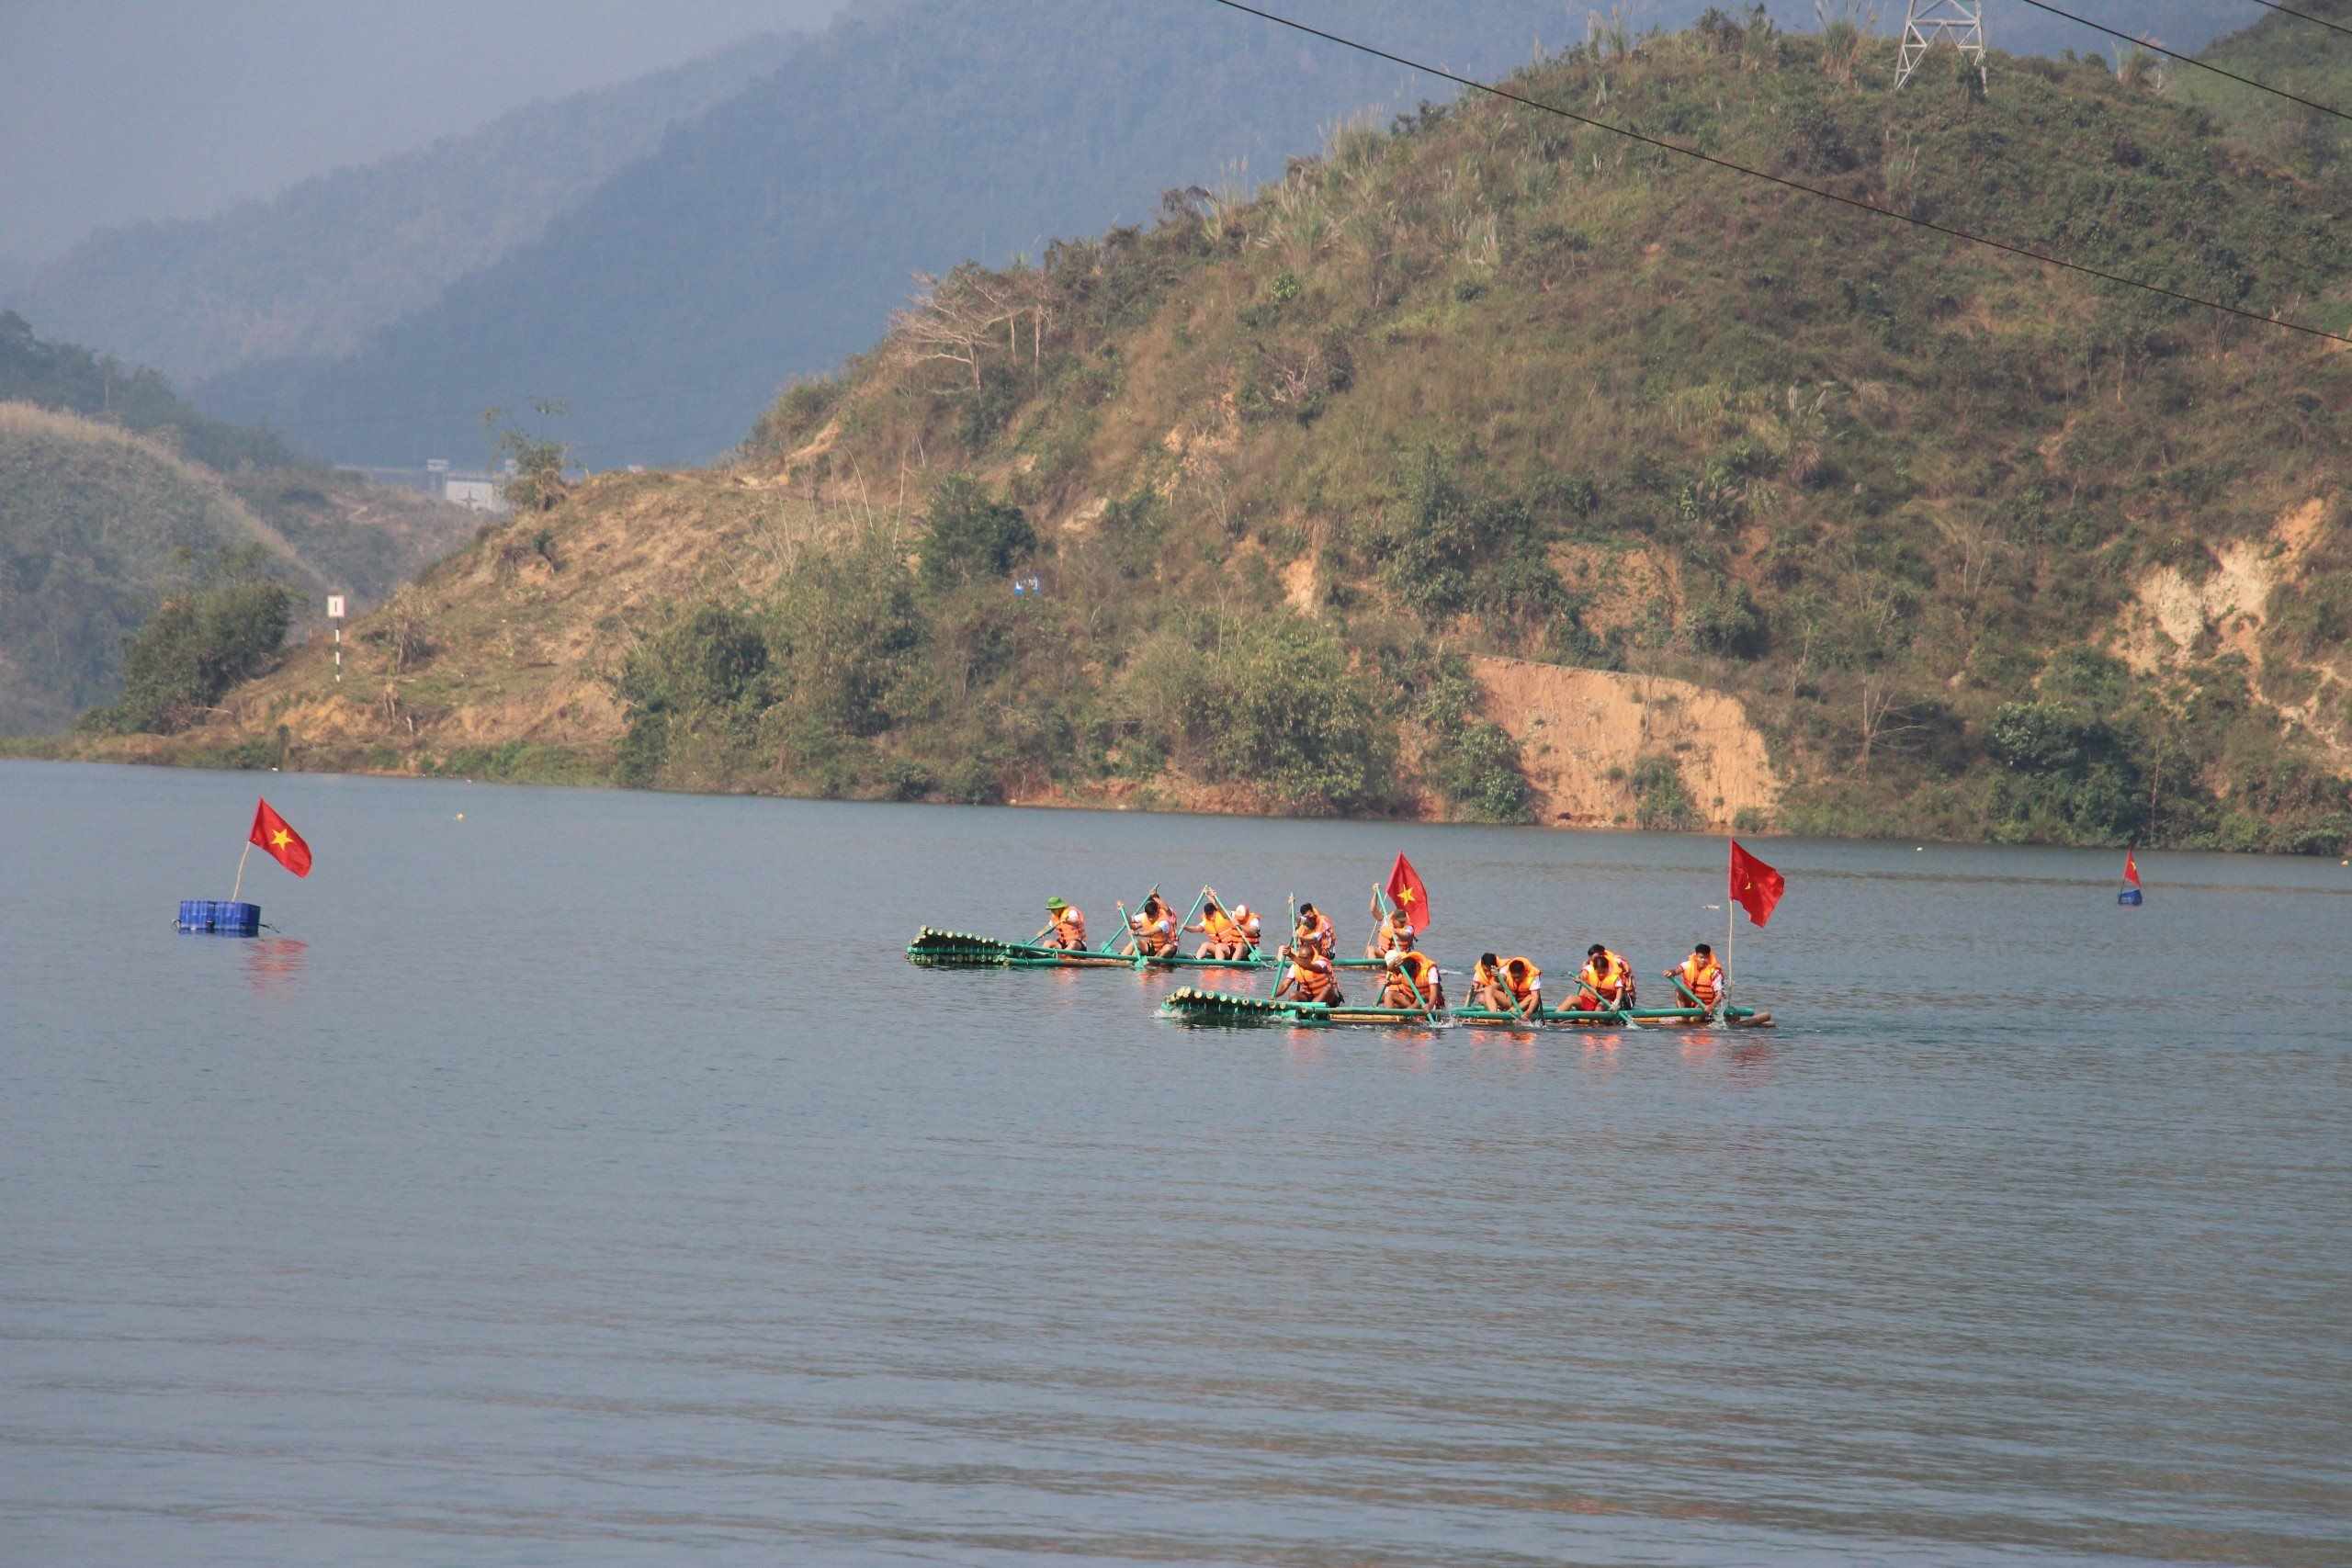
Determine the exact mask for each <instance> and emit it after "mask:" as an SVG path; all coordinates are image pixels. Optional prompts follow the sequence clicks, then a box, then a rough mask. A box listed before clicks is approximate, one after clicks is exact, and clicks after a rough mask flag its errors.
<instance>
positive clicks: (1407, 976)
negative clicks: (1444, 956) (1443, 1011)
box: [1380, 947, 1445, 1012]
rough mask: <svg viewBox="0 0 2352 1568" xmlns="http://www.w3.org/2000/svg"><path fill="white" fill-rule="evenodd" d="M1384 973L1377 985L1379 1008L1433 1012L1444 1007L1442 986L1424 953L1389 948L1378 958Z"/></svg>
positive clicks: (1432, 964)
mask: <svg viewBox="0 0 2352 1568" xmlns="http://www.w3.org/2000/svg"><path fill="white" fill-rule="evenodd" d="M1381 957H1382V962H1383V963H1384V964H1386V965H1387V973H1386V974H1385V976H1383V977H1382V979H1381V983H1380V1005H1381V1006H1382V1007H1390V1008H1415V1009H1419V1010H1423V1011H1430V1012H1433V1011H1435V1010H1437V1009H1439V1008H1442V1007H1443V1006H1444V1005H1445V985H1444V983H1443V982H1442V980H1441V979H1440V978H1439V977H1438V971H1437V963H1436V961H1435V960H1434V959H1432V958H1430V955H1429V954H1428V953H1420V952H1417V951H1414V950H1413V949H1410V948H1403V947H1392V948H1390V949H1389V950H1388V951H1387V952H1386V953H1384V954H1382V955H1381Z"/></svg>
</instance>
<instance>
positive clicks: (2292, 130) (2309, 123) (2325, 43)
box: [2165, 0, 2352, 175]
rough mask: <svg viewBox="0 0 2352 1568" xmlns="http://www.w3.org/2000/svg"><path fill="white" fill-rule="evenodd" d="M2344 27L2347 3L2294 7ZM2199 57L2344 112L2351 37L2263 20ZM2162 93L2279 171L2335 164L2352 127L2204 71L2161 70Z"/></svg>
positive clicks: (2351, 72)
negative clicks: (2200, 112) (2219, 125)
mask: <svg viewBox="0 0 2352 1568" xmlns="http://www.w3.org/2000/svg"><path fill="white" fill-rule="evenodd" d="M2294 8H2295V9H2296V10H2298V11H2301V12H2304V13H2306V14H2307V15H2310V16H2313V17H2324V18H2326V19H2327V20H2329V21H2332V22H2335V23H2337V24H2339V25H2341V26H2346V27H2352V0H2297V4H2296V6H2295V7H2294ZM2198 58H2199V59H2200V60H2205V61H2210V62H2211V63H2213V64H2215V65H2218V66H2220V67H2222V69H2224V70H2227V71H2231V72H2234V73H2236V74H2238V75H2240V76H2244V77H2246V78H2248V79H2250V80H2252V81H2256V82H2263V83H2267V84H2268V85H2271V86H2274V87H2278V88H2280V89H2282V90H2283V91H2286V92H2289V93H2292V94H2294V95H2295V96H2297V97H2300V98H2307V99H2309V100H2310V101H2311V102H2312V103H2317V104H2327V105H2330V106H2332V107H2336V108H2352V39H2346V38H2344V37H2343V36H2342V35H2341V34H2335V33H2330V32H2328V31H2326V30H2325V29H2324V28H2318V27H2314V26H2313V25H2312V24H2311V23H2310V22H2306V21H2301V20H2299V19H2298V18H2296V17H2286V16H2280V15H2277V14H2275V13H2273V14H2269V15H2266V16H2264V17H2262V19H2261V20H2260V21H2258V22H2256V23H2255V24H2254V25H2253V26H2251V27H2248V28H2244V29H2243V30H2241V31H2238V32H2233V33H2232V34H2230V35H2229V36H2227V37H2226V38H2222V39H2216V40H2214V42H2213V43H2212V44H2211V46H2210V47H2209V48H2207V49H2205V50H2204V51H2200V52H2199V55H2198ZM2165 70H2166V72H2167V73H2168V75H2169V77H2170V85H2169V88H2168V90H2169V92H2170V93H2171V94H2172V96H2175V97H2177V99H2178V100H2179V101H2180V102H2182V103H2183V104H2187V105H2189V106H2192V107H2201V108H2205V109H2208V110H2210V111H2211V112H2212V114H2213V115H2214V116H2215V117H2216V118H2220V119H2222V120H2223V121H2224V122H2226V123H2227V124H2229V125H2230V126H2231V128H2232V129H2233V130H2234V131H2235V132H2236V133H2237V134H2238V135H2240V136H2242V137H2243V138H2245V140H2246V141H2249V142H2250V143H2252V144H2253V145H2254V146H2256V147H2257V148H2259V149H2261V150H2262V152H2264V154H2265V155H2266V156H2267V157H2269V158H2271V159H2272V160H2274V161H2275V162H2277V163H2278V164H2280V165H2282V166H2286V167H2291V168H2294V169H2297V170H2298V171H2299V172H2301V173H2303V174H2306V175H2309V174H2312V173H2315V172H2317V171H2319V170H2321V169H2324V167H2326V166H2327V165H2329V164H2334V163H2335V162H2337V161H2338V160H2340V159H2342V158H2343V156H2344V155H2345V151H2346V147H2347V146H2352V125H2347V124H2346V123H2345V122H2344V121H2343V120H2340V119H2336V118H2334V117H2332V116H2329V115H2323V114H2321V113H2319V112H2317V111H2316V110H2313V109H2309V108H2304V107H2301V106H2300V105H2296V104H2290V103H2288V102H2287V101H2285V100H2284V99H2282V98H2278V97H2276V96H2272V95H2270V94H2267V93H2262V92H2258V91H2256V89H2254V88H2252V87H2246V86H2241V85H2238V84H2237V83H2234V82H2230V81H2225V80H2223V79H2222V78H2221V77H2219V76H2216V75H2214V74H2213V73H2211V72H2209V71H2199V70H2196V69H2194V68H2192V67H2185V66H2178V65H2167V66H2166V67H2165Z"/></svg>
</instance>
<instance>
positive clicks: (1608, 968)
mask: <svg viewBox="0 0 2352 1568" xmlns="http://www.w3.org/2000/svg"><path fill="white" fill-rule="evenodd" d="M1577 984H1578V985H1579V986H1582V987H1584V994H1583V995H1580V996H1578V997H1577V999H1576V1002H1575V1004H1574V1005H1575V1006H1577V1007H1578V1008H1582V1009H1584V1010H1587V1011H1589V1012H1623V1010H1626V1009H1627V1008H1630V1007H1632V1006H1634V966H1633V965H1632V964H1628V963H1626V962H1625V961H1624V959H1623V958H1621V957H1619V956H1618V955H1617V954H1616V953H1611V951H1610V950H1609V949H1607V948H1606V947H1603V946H1602V945H1601V944H1600V943H1599V942H1594V943H1593V944H1592V945H1591V946H1590V947H1589V948H1587V949H1585V959H1584V968H1583V970H1582V971H1581V972H1580V973H1578V974H1577ZM1587 998H1590V1003H1589V1005H1588V1002H1587Z"/></svg>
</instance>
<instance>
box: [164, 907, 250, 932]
mask: <svg viewBox="0 0 2352 1568" xmlns="http://www.w3.org/2000/svg"><path fill="white" fill-rule="evenodd" d="M179 928H180V930H182V931H196V932H198V933H199V934H202V935H205V936H259V935H261V906H260V905H259V904H240V903H236V902H234V901H232V900H231V899H227V898H183V899H181V900H180V918H179Z"/></svg>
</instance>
